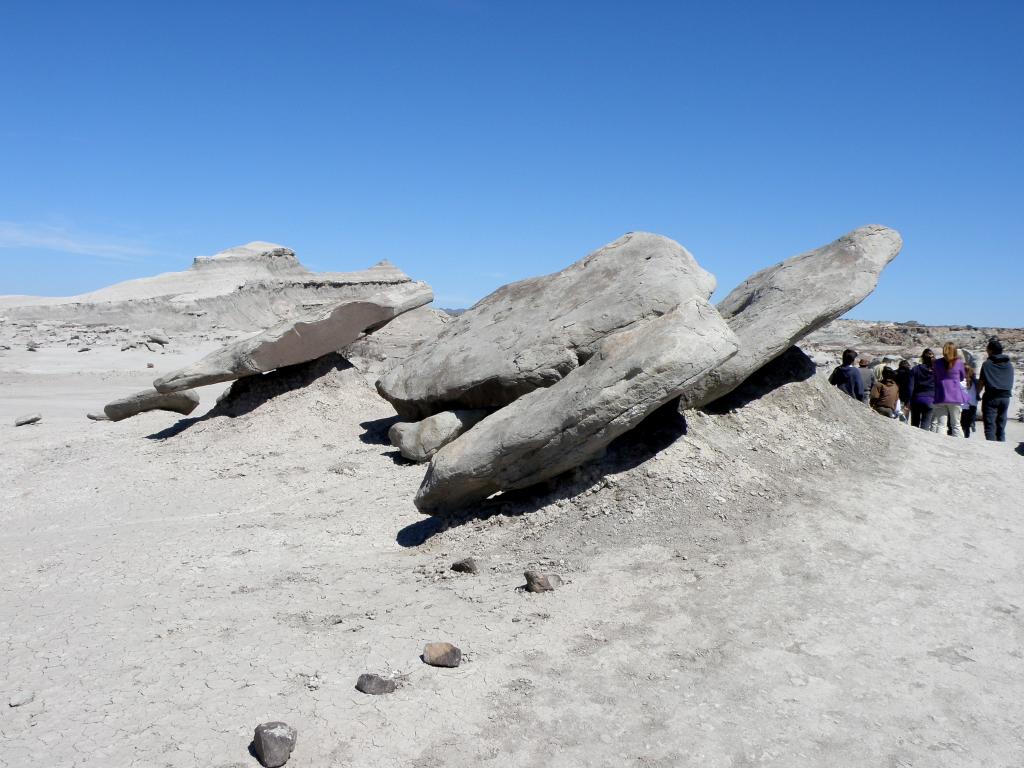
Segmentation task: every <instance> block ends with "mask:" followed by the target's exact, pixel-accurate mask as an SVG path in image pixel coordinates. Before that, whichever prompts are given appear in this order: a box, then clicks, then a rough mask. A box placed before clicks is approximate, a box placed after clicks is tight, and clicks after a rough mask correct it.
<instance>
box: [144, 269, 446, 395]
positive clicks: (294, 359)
mask: <svg viewBox="0 0 1024 768" xmlns="http://www.w3.org/2000/svg"><path fill="white" fill-rule="evenodd" d="M433 298H434V294H433V292H432V291H431V290H430V288H429V286H427V285H426V283H405V284H401V285H396V286H392V287H391V288H388V289H386V290H382V291H378V292H377V293H375V294H373V295H372V296H368V297H366V298H362V299H350V300H346V301H341V302H338V303H336V304H332V305H331V306H330V307H328V308H327V309H320V310H318V311H316V312H313V313H309V314H307V315H305V316H303V317H302V318H300V319H299V320H296V321H294V322H286V323H281V324H279V325H276V326H274V327H273V328H270V329H269V330H266V331H263V332H262V333H258V334H256V335H255V336H250V337H249V338H247V339H241V340H239V341H236V342H233V343H231V344H228V345H226V346H224V347H221V348H220V349H219V350H217V351H215V352H212V353H210V354H209V355H207V356H206V357H204V358H203V359H202V360H200V361H198V362H196V363H193V364H192V365H190V366H188V367H186V368H182V369H180V370H177V371H174V372H172V373H169V374H167V375H166V376H164V377H162V378H159V379H157V380H156V381H155V382H153V386H154V387H155V388H156V389H157V391H158V392H178V391H180V390H183V389H188V388H190V387H201V386H204V385H206V384H216V383H217V382H220V381H233V380H235V379H240V378H243V377H245V376H252V375H253V374H256V373H265V372H267V371H273V370H275V369H277V368H284V367H285V366H289V365H297V364H298V363H305V362H307V361H309V360H315V359H317V358H320V357H323V356H324V355H327V354H330V353H332V352H337V351H338V350H340V349H342V348H343V347H345V346H346V345H348V344H351V343H352V342H353V341H355V340H356V339H358V338H359V337H360V336H361V335H362V334H363V333H369V332H371V331H374V330H376V329H378V328H381V327H383V326H384V325H386V324H387V323H388V322H389V321H390V320H392V319H393V318H395V317H397V316H398V315H400V314H402V313H403V312H408V311H409V310H412V309H415V308H417V307H421V306H423V305H424V304H428V303H430V301H432V300H433Z"/></svg>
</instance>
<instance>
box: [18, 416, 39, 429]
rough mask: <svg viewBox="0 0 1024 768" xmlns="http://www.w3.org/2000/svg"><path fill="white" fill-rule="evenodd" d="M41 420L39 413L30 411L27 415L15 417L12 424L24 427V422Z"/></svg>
mask: <svg viewBox="0 0 1024 768" xmlns="http://www.w3.org/2000/svg"><path fill="white" fill-rule="evenodd" d="M42 420H43V417H42V415H41V414H38V413H32V414H29V415H27V416H19V417H18V418H16V419H15V420H14V426H16V427H24V426H25V425H26V424H38V423H39V422H40V421H42Z"/></svg>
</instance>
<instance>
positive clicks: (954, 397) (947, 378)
mask: <svg viewBox="0 0 1024 768" xmlns="http://www.w3.org/2000/svg"><path fill="white" fill-rule="evenodd" d="M966 378H967V372H966V371H965V370H964V361H963V360H961V359H960V358H958V357H957V356H956V344H954V343H953V342H952V341H947V342H946V343H945V344H943V345H942V359H941V360H938V361H936V362H935V396H934V397H933V398H932V432H938V433H939V434H941V435H944V434H946V432H947V431H948V432H950V433H951V434H952V435H953V437H963V436H964V433H963V431H962V430H961V428H960V410H961V409H962V408H963V407H964V399H965V398H964V388H963V387H962V386H961V385H960V382H961V381H963V380H964V379H966Z"/></svg>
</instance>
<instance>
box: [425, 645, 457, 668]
mask: <svg viewBox="0 0 1024 768" xmlns="http://www.w3.org/2000/svg"><path fill="white" fill-rule="evenodd" d="M423 661H424V663H426V664H429V665H430V666H432V667H457V666H459V664H461V663H462V651H461V650H460V649H459V648H457V647H456V646H454V645H452V644H451V643H427V644H426V645H425V646H423Z"/></svg>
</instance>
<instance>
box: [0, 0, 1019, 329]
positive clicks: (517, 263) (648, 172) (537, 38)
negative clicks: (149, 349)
mask: <svg viewBox="0 0 1024 768" xmlns="http://www.w3.org/2000/svg"><path fill="white" fill-rule="evenodd" d="M1022 41H1024V4H1022V3H1019V2H1001V3H993V2H970V3H967V2H963V1H962V0H960V1H958V2H943V1H941V0H939V1H935V2H891V1H890V2H856V3H829V2H753V0H751V1H750V2H743V3H739V2H717V1H716V2H712V1H711V0H708V2H702V3H685V2H668V1H666V2H649V3H644V2H632V3H626V2H601V1H599V0H588V1H587V2H558V1H557V0H548V1H546V2H541V1H540V0H538V1H537V2H497V0H495V1H494V2H483V1H482V0H479V1H478V0H420V1H419V2H415V1H414V0H373V1H372V2H371V1H370V0H367V1H366V2H341V1H340V0H339V1H337V2H293V3H284V2H280V1H278V2H273V3H271V2H258V1H254V0H249V1H248V2H244V3H243V2H173V3H150V2H139V1H138V0H133V1H132V2H88V3H87V2H79V1H76V2H43V1H42V0H9V1H8V2H5V3H4V9H3V13H2V19H0V94H2V102H0V104H2V107H0V115H2V119H0V293H36V294H70V293H78V292H82V291H85V290H89V289H93V288H97V287H100V286H102V285H106V284H109V283H111V282H115V281H117V280H121V279H126V278H129V277H138V276H142V275H148V274H153V273H156V272H160V271H167V270H174V269H183V268H185V267H186V266H187V265H188V264H189V263H190V260H191V258H192V257H193V256H196V255H201V254H212V253H214V252H216V251H218V250H221V249H223V248H226V247H229V246H231V245H236V244H239V243H244V242H247V241H249V240H270V241H274V242H279V243H282V244H285V245H287V246H289V247H291V248H294V249H295V250H296V252H297V253H298V254H299V257H300V259H302V261H303V262H304V263H306V264H307V265H308V266H310V267H311V268H314V269H323V270H328V269H329V270H348V269H359V268H363V267H366V266H369V265H370V264H372V263H374V262H376V261H378V260H380V259H384V258H387V259H390V260H391V261H393V262H394V263H396V264H397V265H399V266H400V267H402V268H403V269H405V270H406V271H407V272H409V273H410V274H411V275H413V276H414V277H416V278H419V279H423V280H426V281H428V282H429V283H431V284H432V285H433V286H434V289H435V292H436V294H437V297H438V303H439V304H440V305H441V306H449V307H458V306H467V305H469V304H470V303H472V302H473V301H475V300H476V299H478V298H480V297H481V296H483V295H485V294H486V293H488V292H490V291H491V290H492V289H494V288H495V287H497V286H498V285H500V284H502V283H504V282H508V281H510V280H514V279H519V278H523V277H527V276H530V275H535V274H543V273H547V272H551V271H554V270H556V269H560V268H562V267H563V266H565V265H567V264H569V263H571V262H572V261H575V260H576V259H578V258H580V257H582V256H583V255H585V254H586V253H587V252H589V251H590V250H592V249H594V248H596V247H599V246H600V245H602V244H604V243H606V242H608V241H610V240H613V239H614V238H616V237H618V236H619V235H621V234H622V233H624V232H626V231H629V230H650V231H654V232H659V233H662V234H665V235H668V236H670V237H672V238H675V239H676V240H678V241H680V242H681V243H683V245H685V246H686V247H687V248H689V249H690V250H691V251H692V252H693V254H694V255H695V256H696V257H697V259H698V260H699V261H700V262H701V264H702V265H704V266H705V267H706V268H707V269H709V270H711V271H712V272H714V273H715V274H716V275H717V276H718V279H719V285H720V290H719V293H718V296H722V295H724V291H725V290H728V289H730V288H731V287H733V286H734V285H736V284H737V283H738V282H740V281H741V280H742V279H743V278H744V277H745V276H746V275H747V274H749V273H750V272H753V271H755V270H757V269H760V268H761V267H763V266H766V265H768V264H771V263H774V262H776V261H779V260H781V259H783V258H786V257H788V256H791V255H793V254H795V253H798V252H800V251H803V250H806V249H808V248H812V247H817V246H819V245H822V244H824V243H826V242H828V241H830V240H833V239H834V238H836V237H838V236H839V235H841V234H843V233H844V232H847V231H849V230H850V229H853V228H855V227H857V226H859V225H861V224H867V223H881V224H886V225H889V226H892V227H895V228H897V229H899V230H900V231H901V232H902V234H903V236H904V239H905V247H904V251H903V254H902V255H901V256H900V257H899V258H898V259H897V260H896V261H895V262H894V263H893V264H892V265H891V266H890V267H889V268H888V270H887V271H886V273H885V274H884V275H883V278H882V282H881V285H880V286H879V289H878V291H877V292H876V293H875V295H874V296H872V297H871V298H869V299H868V300H867V301H866V302H865V303H864V304H862V305H861V307H859V308H858V309H857V310H855V311H854V313H853V314H852V316H853V317H861V318H867V319H890V320H911V319H912V320H919V321H921V322H926V323H971V324H974V325H1004V326H1024V292H1022V286H1024V235H1022V227H1021V219H1022V214H1024V195H1022V191H1021V188H1022V187H1021V184H1022V176H1024V53H1022V50H1024V49H1022Z"/></svg>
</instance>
